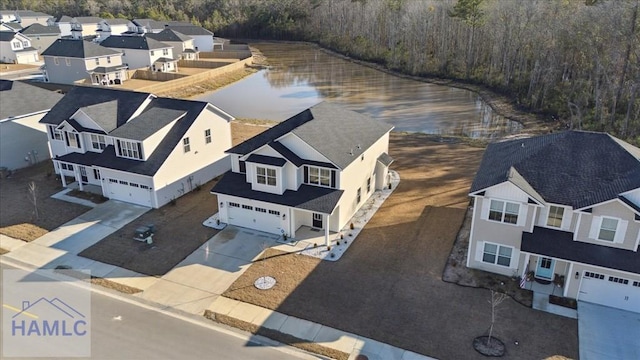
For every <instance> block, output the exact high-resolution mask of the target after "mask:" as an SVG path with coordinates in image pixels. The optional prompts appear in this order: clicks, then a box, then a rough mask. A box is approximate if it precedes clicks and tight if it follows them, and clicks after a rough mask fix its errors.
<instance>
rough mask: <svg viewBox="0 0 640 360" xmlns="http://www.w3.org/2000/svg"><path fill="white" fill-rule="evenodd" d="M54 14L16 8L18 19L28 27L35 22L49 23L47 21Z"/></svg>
mask: <svg viewBox="0 0 640 360" xmlns="http://www.w3.org/2000/svg"><path fill="white" fill-rule="evenodd" d="M52 17H53V16H51V15H49V14H45V13H43V12H39V11H31V10H16V19H17V21H18V22H19V23H20V25H22V27H27V26H30V25H33V24H40V25H43V26H46V25H47V21H48V20H49V19H51V18H52Z"/></svg>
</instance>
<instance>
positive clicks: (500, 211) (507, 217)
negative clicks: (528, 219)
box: [489, 200, 520, 224]
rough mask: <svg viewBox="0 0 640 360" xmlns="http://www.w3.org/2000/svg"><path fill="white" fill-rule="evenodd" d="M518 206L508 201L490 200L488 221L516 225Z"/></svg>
mask: <svg viewBox="0 0 640 360" xmlns="http://www.w3.org/2000/svg"><path fill="white" fill-rule="evenodd" d="M519 211H520V205H519V204H516V203H512V202H508V201H500V200H491V206H490V207H489V220H493V221H500V222H504V223H508V224H517V223H518V212H519Z"/></svg>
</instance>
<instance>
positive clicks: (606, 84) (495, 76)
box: [0, 0, 640, 144]
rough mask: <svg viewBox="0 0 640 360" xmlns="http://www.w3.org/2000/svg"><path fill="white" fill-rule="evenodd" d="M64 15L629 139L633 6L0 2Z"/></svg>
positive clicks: (638, 111) (639, 112) (445, 0)
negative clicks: (378, 79) (392, 80)
mask: <svg viewBox="0 0 640 360" xmlns="http://www.w3.org/2000/svg"><path fill="white" fill-rule="evenodd" d="M0 4H1V6H2V8H5V9H15V8H18V9H31V10H39V11H44V12H48V13H50V14H55V15H60V14H65V15H69V16H75V15H99V16H102V17H111V16H119V17H127V18H136V17H137V18H144V17H152V18H157V19H175V20H191V21H193V22H195V23H198V24H201V25H202V26H204V27H207V28H209V29H210V30H213V31H214V32H216V35H219V36H227V37H232V38H262V39H285V40H308V41H314V42H318V43H320V44H321V45H323V46H326V47H329V48H331V49H334V50H336V51H338V52H341V53H344V54H346V55H349V56H351V57H355V58H360V59H363V60H368V61H374V62H378V63H381V64H384V65H386V66H387V67H389V68H391V69H394V70H398V71H401V72H404V73H408V74H413V75H423V76H431V77H433V76H435V77H442V78H451V79H457V80H461V81H466V82H471V83H476V84H483V85H485V86H487V87H489V88H491V89H492V90H494V91H496V92H498V93H501V94H506V95H508V96H510V97H511V98H513V99H514V101H515V102H516V104H517V105H518V106H520V107H522V108H523V109H527V110H529V111H533V112H539V113H543V114H546V115H548V116H550V117H555V118H557V119H559V121H563V122H564V123H566V126H567V127H568V128H576V129H588V130H599V131H609V132H611V133H614V134H616V135H617V136H620V137H621V138H624V139H627V140H629V141H631V142H633V143H635V144H640V94H639V93H638V92H639V89H638V88H639V87H640V61H639V59H640V46H638V42H639V40H640V39H639V32H638V21H640V19H639V17H638V11H639V0H609V1H605V0H599V1H598V0H581V1H578V0H527V1H511V0H505V1H501V0H105V1H97V0H78V1H75V0H0Z"/></svg>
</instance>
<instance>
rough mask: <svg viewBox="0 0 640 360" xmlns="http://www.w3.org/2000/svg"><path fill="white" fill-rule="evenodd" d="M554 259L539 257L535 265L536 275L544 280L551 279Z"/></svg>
mask: <svg viewBox="0 0 640 360" xmlns="http://www.w3.org/2000/svg"><path fill="white" fill-rule="evenodd" d="M555 262H556V261H555V260H553V259H550V258H546V257H541V258H539V259H538V266H537V267H536V277H538V278H540V279H545V280H551V278H552V277H553V268H554V265H555Z"/></svg>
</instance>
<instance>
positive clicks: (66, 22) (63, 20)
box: [47, 15, 73, 37]
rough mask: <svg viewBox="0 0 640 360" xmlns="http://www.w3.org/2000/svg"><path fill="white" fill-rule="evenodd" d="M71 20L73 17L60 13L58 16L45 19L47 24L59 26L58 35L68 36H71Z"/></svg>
mask: <svg viewBox="0 0 640 360" xmlns="http://www.w3.org/2000/svg"><path fill="white" fill-rule="evenodd" d="M72 22H73V18H72V17H69V16H66V15H62V16H60V17H58V18H51V19H49V20H48V21H47V25H49V26H57V27H58V28H60V36H61V37H68V36H71V23H72Z"/></svg>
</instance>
